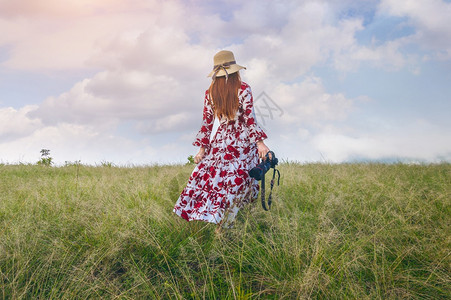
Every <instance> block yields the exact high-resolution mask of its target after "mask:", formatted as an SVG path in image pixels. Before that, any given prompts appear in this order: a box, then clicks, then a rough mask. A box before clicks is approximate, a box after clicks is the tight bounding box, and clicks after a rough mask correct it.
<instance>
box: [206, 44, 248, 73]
mask: <svg viewBox="0 0 451 300" xmlns="http://www.w3.org/2000/svg"><path fill="white" fill-rule="evenodd" d="M213 64H214V67H213V71H211V72H210V74H208V77H212V79H213V80H215V78H216V77H220V76H225V77H226V80H227V79H228V78H229V74H233V73H235V72H238V71H239V70H241V69H246V68H245V67H243V66H240V65H237V64H236V61H235V56H233V53H232V51H227V50H222V51H219V52H218V53H216V54H215V56H214V57H213Z"/></svg>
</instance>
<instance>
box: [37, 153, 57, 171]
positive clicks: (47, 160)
mask: <svg viewBox="0 0 451 300" xmlns="http://www.w3.org/2000/svg"><path fill="white" fill-rule="evenodd" d="M37 164H38V165H42V166H47V167H50V166H51V165H52V164H53V158H52V157H51V156H50V150H48V149H41V159H40V160H39V161H38V162H37Z"/></svg>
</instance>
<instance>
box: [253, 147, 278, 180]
mask: <svg viewBox="0 0 451 300" xmlns="http://www.w3.org/2000/svg"><path fill="white" fill-rule="evenodd" d="M270 154H271V156H269V155H270ZM278 163H279V160H278V159H277V157H276V155H275V154H274V152H272V151H269V152H268V153H266V156H265V159H263V161H262V162H261V163H259V164H258V165H257V166H256V167H254V168H252V169H251V170H250V171H249V176H251V177H252V178H255V179H257V180H262V178H263V177H264V175H265V174H266V172H268V170H269V169H270V168H275V166H277V164H278Z"/></svg>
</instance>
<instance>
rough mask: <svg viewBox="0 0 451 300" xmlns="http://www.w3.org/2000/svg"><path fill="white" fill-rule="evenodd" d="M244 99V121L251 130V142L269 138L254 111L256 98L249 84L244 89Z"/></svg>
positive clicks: (249, 130)
mask: <svg viewBox="0 0 451 300" xmlns="http://www.w3.org/2000/svg"><path fill="white" fill-rule="evenodd" d="M242 93H243V94H242V97H244V99H243V112H244V113H243V116H244V123H245V124H246V126H247V128H248V132H249V140H250V142H251V143H256V142H258V141H259V140H264V139H266V138H268V136H267V135H266V133H265V132H264V131H263V129H261V128H260V126H258V124H257V119H256V117H255V111H254V99H253V97H252V91H251V88H250V87H249V86H247V88H246V89H245V90H243V91H242Z"/></svg>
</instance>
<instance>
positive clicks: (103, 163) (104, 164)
mask: <svg viewBox="0 0 451 300" xmlns="http://www.w3.org/2000/svg"><path fill="white" fill-rule="evenodd" d="M100 165H101V166H102V167H106V168H111V167H114V164H113V163H112V162H109V161H106V160H104V161H102V162H101V163H100Z"/></svg>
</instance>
